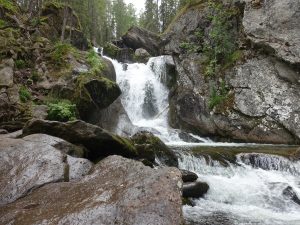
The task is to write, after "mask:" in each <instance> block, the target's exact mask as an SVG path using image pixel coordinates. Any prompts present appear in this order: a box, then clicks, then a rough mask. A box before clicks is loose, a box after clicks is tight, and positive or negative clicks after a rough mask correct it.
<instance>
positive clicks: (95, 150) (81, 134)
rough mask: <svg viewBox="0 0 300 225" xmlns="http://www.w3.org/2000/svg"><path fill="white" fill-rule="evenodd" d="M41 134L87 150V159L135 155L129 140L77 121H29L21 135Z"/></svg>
mask: <svg viewBox="0 0 300 225" xmlns="http://www.w3.org/2000/svg"><path fill="white" fill-rule="evenodd" d="M36 133H43V134H48V135H52V136H55V137H59V138H62V139H64V140H66V141H68V142H71V143H73V144H78V145H83V146H84V147H86V148H87V149H88V155H87V157H88V158H89V159H91V160H97V159H99V158H103V157H105V156H108V155H113V154H116V155H122V156H125V157H136V156H137V153H136V150H135V148H134V147H133V145H132V143H131V141H130V140H128V139H126V138H121V137H119V136H117V135H114V134H112V133H109V132H108V131H106V130H103V129H102V128H100V127H98V126H95V125H92V124H89V123H85V122H83V121H80V120H77V121H72V122H67V123H61V122H56V121H46V120H32V121H29V122H28V123H27V124H26V125H25V127H24V129H23V134H24V135H29V134H36Z"/></svg>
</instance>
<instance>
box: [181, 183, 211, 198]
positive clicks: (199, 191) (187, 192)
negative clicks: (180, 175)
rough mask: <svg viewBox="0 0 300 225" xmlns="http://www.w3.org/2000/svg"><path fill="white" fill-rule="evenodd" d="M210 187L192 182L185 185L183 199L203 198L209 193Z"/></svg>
mask: <svg viewBox="0 0 300 225" xmlns="http://www.w3.org/2000/svg"><path fill="white" fill-rule="evenodd" d="M208 189H209V186H208V184H207V183H205V182H200V181H197V182H190V183H185V184H183V188H182V197H184V198H201V197H203V195H205V194H206V193H207V191H208Z"/></svg>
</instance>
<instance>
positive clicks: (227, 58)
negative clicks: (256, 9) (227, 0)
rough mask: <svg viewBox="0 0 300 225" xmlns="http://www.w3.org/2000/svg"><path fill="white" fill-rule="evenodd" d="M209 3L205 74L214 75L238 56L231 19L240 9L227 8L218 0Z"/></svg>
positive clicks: (204, 49)
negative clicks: (231, 28)
mask: <svg viewBox="0 0 300 225" xmlns="http://www.w3.org/2000/svg"><path fill="white" fill-rule="evenodd" d="M208 5H209V9H210V16H209V19H210V20H211V27H210V31H209V33H208V39H207V40H206V41H205V43H204V44H203V53H204V55H205V56H206V58H207V60H206V63H205V65H204V74H205V75H206V76H214V75H216V74H217V73H218V72H220V70H221V69H224V66H225V65H228V63H232V60H236V59H237V58H238V57H236V55H235V54H234V53H235V51H236V43H235V38H234V36H233V34H232V33H231V32H230V19H231V17H232V16H234V15H236V14H237V13H238V11H237V9H235V8H234V7H232V8H226V7H225V6H224V5H223V4H222V2H219V1H216V0H209V2H208Z"/></svg>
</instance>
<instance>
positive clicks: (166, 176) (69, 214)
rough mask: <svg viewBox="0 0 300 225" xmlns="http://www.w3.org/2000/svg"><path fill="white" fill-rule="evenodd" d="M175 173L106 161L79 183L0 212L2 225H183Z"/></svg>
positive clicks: (53, 187)
mask: <svg viewBox="0 0 300 225" xmlns="http://www.w3.org/2000/svg"><path fill="white" fill-rule="evenodd" d="M180 180H181V175H180V172H179V171H178V169H175V168H164V169H161V170H153V169H151V168H149V167H145V166H143V165H142V163H140V162H136V161H132V160H128V159H124V158H122V157H119V156H110V157H108V158H106V159H105V160H103V161H101V162H100V163H98V164H97V165H96V166H95V167H94V169H93V171H92V173H91V174H90V175H88V176H86V177H84V178H83V179H81V180H79V181H74V182H69V183H56V184H49V185H45V186H43V187H41V188H39V189H38V190H35V191H33V192H32V193H31V194H30V195H28V196H26V197H24V198H22V199H20V200H18V201H16V202H14V203H12V204H9V205H7V206H4V207H2V208H1V210H0V223H1V224H14V225H18V224H20V225H21V224H22V225H31V224H41V223H42V224H45V225H46V224H49V225H50V224H87V225H89V224H90V225H92V224H93V225H98V224H99V225H101V224H107V225H109V224H130V225H142V224H153V225H174V224H182V223H183V219H182V211H181V196H180V186H181V182H180Z"/></svg>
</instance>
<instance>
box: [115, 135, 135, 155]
mask: <svg viewBox="0 0 300 225" xmlns="http://www.w3.org/2000/svg"><path fill="white" fill-rule="evenodd" d="M113 138H114V139H115V140H116V141H118V142H119V143H121V144H122V145H124V146H125V149H126V150H127V151H128V155H129V156H132V155H134V156H137V155H138V153H137V150H136V148H135V147H134V145H133V142H132V141H131V140H129V139H127V138H123V137H119V136H117V135H114V136H113Z"/></svg>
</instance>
